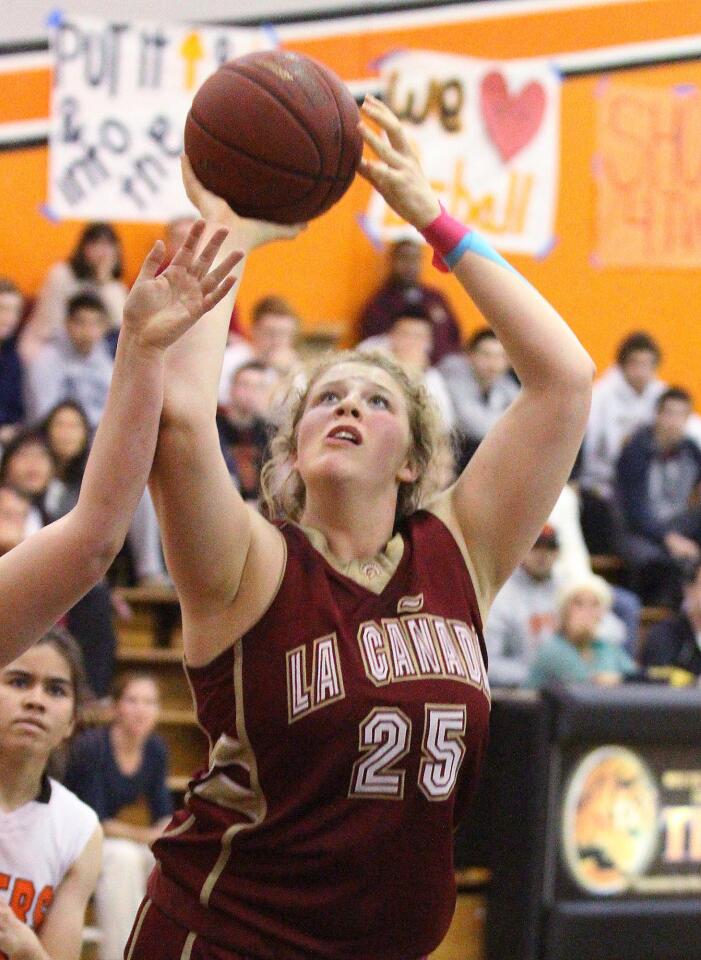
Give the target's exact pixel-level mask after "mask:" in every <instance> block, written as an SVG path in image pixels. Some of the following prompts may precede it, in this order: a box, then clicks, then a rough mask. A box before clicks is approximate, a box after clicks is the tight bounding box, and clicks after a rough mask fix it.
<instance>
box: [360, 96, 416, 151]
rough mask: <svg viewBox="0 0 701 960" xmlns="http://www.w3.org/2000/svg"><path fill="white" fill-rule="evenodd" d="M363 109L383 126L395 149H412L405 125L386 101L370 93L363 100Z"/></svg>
mask: <svg viewBox="0 0 701 960" xmlns="http://www.w3.org/2000/svg"><path fill="white" fill-rule="evenodd" d="M362 109H363V113H365V114H366V115H367V116H368V117H370V119H371V120H373V121H374V122H375V123H377V124H378V125H379V126H380V127H382V129H383V130H384V131H385V133H386V134H387V136H388V137H389V142H390V143H391V145H392V146H393V147H394V149H395V150H399V151H400V152H401V153H403V152H404V151H405V150H409V151H411V145H410V143H409V139H408V137H407V135H406V133H405V131H404V127H403V126H402V124H401V122H400V121H399V118H398V117H397V116H396V114H394V113H393V112H392V111H391V110H390V108H389V107H388V106H387V105H386V104H385V103H383V102H382V101H381V100H378V99H377V97H373V96H372V94H368V95H367V96H366V97H365V100H364V101H363V108H362Z"/></svg>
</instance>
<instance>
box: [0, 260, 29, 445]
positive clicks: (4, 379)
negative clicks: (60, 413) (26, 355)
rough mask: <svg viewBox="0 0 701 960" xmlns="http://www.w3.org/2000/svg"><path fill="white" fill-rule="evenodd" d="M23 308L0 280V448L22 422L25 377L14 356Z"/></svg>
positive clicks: (13, 288)
mask: <svg viewBox="0 0 701 960" xmlns="http://www.w3.org/2000/svg"><path fill="white" fill-rule="evenodd" d="M23 305H24V298H23V297H22V294H21V292H20V289H19V287H18V286H17V285H16V284H15V283H13V281H12V280H8V279H6V278H5V277H0V444H4V443H7V441H8V440H11V439H12V437H13V436H14V435H15V433H16V432H17V430H18V428H19V427H20V425H21V424H22V422H23V421H24V383H23V377H24V374H23V369H22V362H21V360H20V356H19V353H18V352H17V329H18V327H19V323H20V320H21V319H22V308H23Z"/></svg>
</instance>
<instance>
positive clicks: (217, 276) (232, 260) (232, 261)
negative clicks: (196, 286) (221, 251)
mask: <svg viewBox="0 0 701 960" xmlns="http://www.w3.org/2000/svg"><path fill="white" fill-rule="evenodd" d="M241 260H243V252H242V251H241V250H234V252H233V253H230V254H228V255H227V256H226V257H225V258H224V259H223V260H222V262H221V263H220V264H217V266H216V267H215V268H214V270H211V271H210V272H209V273H208V274H207V276H206V277H205V278H204V280H203V281H202V289H203V290H204V292H205V293H209V292H210V291H211V290H214V288H215V287H217V286H218V285H219V284H220V283H222V281H223V280H224V279H225V278H226V277H227V276H228V275H229V274H230V273H231V271H232V270H233V269H234V267H235V266H236V264H237V263H240V262H241Z"/></svg>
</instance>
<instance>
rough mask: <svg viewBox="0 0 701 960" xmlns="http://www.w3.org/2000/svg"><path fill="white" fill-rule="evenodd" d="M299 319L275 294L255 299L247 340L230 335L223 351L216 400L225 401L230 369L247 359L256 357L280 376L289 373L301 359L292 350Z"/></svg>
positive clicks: (229, 382)
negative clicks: (248, 338) (217, 397)
mask: <svg viewBox="0 0 701 960" xmlns="http://www.w3.org/2000/svg"><path fill="white" fill-rule="evenodd" d="M299 329H300V319H299V316H298V315H297V313H295V311H294V309H293V308H292V306H291V305H290V304H289V303H288V302H287V300H284V299H283V298H282V297H278V296H268V297H263V298H262V299H260V300H258V301H257V303H256V304H255V305H254V307H253V311H252V313H251V330H250V340H245V339H244V338H243V337H238V336H233V337H231V336H230V338H229V343H228V345H227V348H226V350H225V351H224V362H223V365H222V373H221V379H220V381H219V403H220V405H221V406H225V405H226V403H227V402H228V395H229V387H230V384H231V378H232V376H233V374H234V372H235V371H236V370H237V369H238V368H239V367H240V366H241V365H242V364H244V363H248V362H249V361H250V360H258V361H259V362H260V363H264V364H265V365H266V366H269V367H272V368H273V369H274V370H275V371H277V373H278V375H279V376H281V377H286V376H288V375H289V374H291V373H293V372H294V370H295V369H296V368H297V367H298V366H299V365H300V362H301V358H300V356H299V353H298V352H297V349H296V341H297V337H298V336H299Z"/></svg>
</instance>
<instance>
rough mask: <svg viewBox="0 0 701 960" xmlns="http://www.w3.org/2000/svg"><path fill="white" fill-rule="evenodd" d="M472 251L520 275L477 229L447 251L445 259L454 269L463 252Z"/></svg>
mask: <svg viewBox="0 0 701 960" xmlns="http://www.w3.org/2000/svg"><path fill="white" fill-rule="evenodd" d="M468 250H469V251H470V252H471V253H476V254H478V255H479V256H480V257H484V258H485V260H491V261H492V262H493V263H498V264H499V265H500V266H502V267H506V269H507V270H511V272H512V273H515V274H516V275H517V276H520V274H519V272H518V270H516V269H514V267H512V266H511V264H510V263H508V261H506V260H504V258H503V257H502V256H501V255H500V254H498V253H497V252H496V250H495V249H494V248H493V247H490V245H489V244H488V243H487V241H486V240H485V239H484V237H483V236H482V235H481V234H480V233H477V231H476V230H470V231H469V232H468V233H466V234H465V236H464V237H463V238H462V240H460V242H459V243H458V244H456V246H454V247H453V249H452V250H451V251H450V252H449V253H446V254H445V256H444V257H443V261H444V262H445V263H446V264H447V265H448V266H449V267H450V269H451V270H452V269H453V267H454V266H455V264H456V263H457V262H458V260H459V259H460V257H462V255H463V253H466V252H467V251H468Z"/></svg>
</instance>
